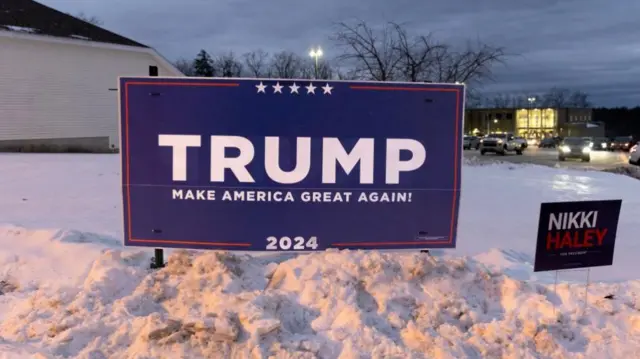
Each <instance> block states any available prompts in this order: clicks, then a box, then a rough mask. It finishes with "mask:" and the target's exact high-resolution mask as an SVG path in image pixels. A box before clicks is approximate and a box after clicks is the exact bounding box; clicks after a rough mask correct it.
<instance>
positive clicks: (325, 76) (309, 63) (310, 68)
mask: <svg viewBox="0 0 640 359" xmlns="http://www.w3.org/2000/svg"><path fill="white" fill-rule="evenodd" d="M300 75H301V77H302V78H305V79H313V78H317V79H322V80H330V79H332V78H333V69H332V68H331V64H330V63H329V62H328V61H326V60H322V61H319V62H318V70H317V74H316V64H315V61H313V60H302V64H301V66H300ZM316 75H317V77H316Z"/></svg>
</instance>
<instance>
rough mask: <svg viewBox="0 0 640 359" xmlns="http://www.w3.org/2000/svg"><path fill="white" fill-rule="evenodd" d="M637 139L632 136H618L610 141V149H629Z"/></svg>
mask: <svg viewBox="0 0 640 359" xmlns="http://www.w3.org/2000/svg"><path fill="white" fill-rule="evenodd" d="M637 142H638V141H636V140H635V139H634V138H633V136H618V137H616V138H614V139H613V143H611V150H612V151H629V150H630V149H631V147H633V146H634V145H635V144H636V143H637Z"/></svg>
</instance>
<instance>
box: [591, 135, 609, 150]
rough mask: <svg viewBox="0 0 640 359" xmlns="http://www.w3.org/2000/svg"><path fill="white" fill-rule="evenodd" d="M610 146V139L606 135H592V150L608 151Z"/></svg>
mask: <svg viewBox="0 0 640 359" xmlns="http://www.w3.org/2000/svg"><path fill="white" fill-rule="evenodd" d="M610 147H611V140H610V139H608V138H606V137H594V138H593V147H591V149H592V150H594V151H608V150H609V148H610Z"/></svg>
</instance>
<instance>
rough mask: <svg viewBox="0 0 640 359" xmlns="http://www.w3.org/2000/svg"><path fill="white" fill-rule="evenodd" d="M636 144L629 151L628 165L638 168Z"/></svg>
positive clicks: (639, 152) (639, 160)
mask: <svg viewBox="0 0 640 359" xmlns="http://www.w3.org/2000/svg"><path fill="white" fill-rule="evenodd" d="M638 144H640V142H639V143H636V144H635V145H633V146H632V147H631V149H629V164H632V165H636V166H640V151H638Z"/></svg>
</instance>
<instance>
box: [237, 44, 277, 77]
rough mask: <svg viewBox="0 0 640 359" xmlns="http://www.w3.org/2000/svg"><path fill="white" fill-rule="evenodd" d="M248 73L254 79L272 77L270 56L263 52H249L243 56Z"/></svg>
mask: <svg viewBox="0 0 640 359" xmlns="http://www.w3.org/2000/svg"><path fill="white" fill-rule="evenodd" d="M242 57H243V58H244V65H245V68H246V69H247V72H249V73H250V75H251V76H253V77H270V76H271V71H270V68H269V54H268V53H267V52H265V51H263V50H256V51H251V52H247V53H245V54H244V55H242Z"/></svg>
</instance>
